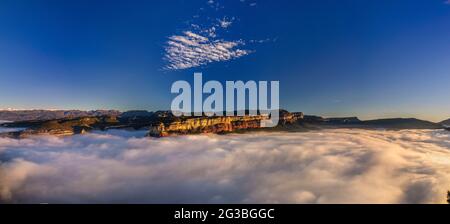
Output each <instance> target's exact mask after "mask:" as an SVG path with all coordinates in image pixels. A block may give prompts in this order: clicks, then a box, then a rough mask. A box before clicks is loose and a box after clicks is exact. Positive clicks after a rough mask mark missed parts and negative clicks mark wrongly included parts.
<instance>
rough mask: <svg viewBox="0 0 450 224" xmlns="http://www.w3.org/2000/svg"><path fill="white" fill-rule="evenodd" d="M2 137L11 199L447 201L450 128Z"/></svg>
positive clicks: (2, 187) (5, 195)
mask: <svg viewBox="0 0 450 224" xmlns="http://www.w3.org/2000/svg"><path fill="white" fill-rule="evenodd" d="M142 134H143V133H131V134H130V133H129V132H121V131H115V132H109V133H100V132H99V133H95V134H88V135H82V136H74V137H68V138H56V137H39V138H32V139H24V140H13V139H5V138H0V161H1V164H0V202H6V203H41V202H48V203H61V202H64V203H220V202H222V203H441V202H444V200H445V194H446V190H447V189H448V188H449V186H450V151H449V149H450V136H449V133H448V132H444V131H418V130H414V131H412V130H411V131H398V132H395V131H363V130H333V131H331V130H330V131H316V132H307V133H258V134H245V135H225V136H216V135H199V136H182V137H173V138H172V137H171V138H162V139H153V138H142Z"/></svg>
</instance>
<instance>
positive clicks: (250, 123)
mask: <svg viewBox="0 0 450 224" xmlns="http://www.w3.org/2000/svg"><path fill="white" fill-rule="evenodd" d="M267 118H268V117H267V116H266V115H257V116H232V117H224V116H215V117H207V116H201V117H175V116H174V115H173V114H172V113H171V112H170V111H156V112H149V111H145V110H135V111H127V112H119V111H115V110H96V111H79V110H69V111H62V110H61V111H46V110H30V111H0V120H9V121H12V122H10V123H4V124H0V127H3V128H24V130H21V131H15V132H10V133H2V134H0V137H14V138H22V137H27V136H31V135H42V134H47V135H57V136H66V135H74V134H83V133H86V132H89V131H92V130H107V129H132V130H140V129H145V130H148V135H149V136H154V137H164V136H171V135H185V134H199V133H217V134H220V133H229V132H239V133H242V132H246V131H257V130H263V131H307V130H317V129H330V128H362V129H371V128H376V129H391V130H401V129H444V128H445V129H447V130H449V129H448V128H446V127H444V125H446V124H448V122H449V121H450V120H447V121H445V122H441V123H433V122H430V121H424V120H419V119H415V118H391V119H377V120H367V121H362V120H360V119H358V118H357V117H342V118H323V117H320V116H312V115H303V113H301V112H292V113H291V112H288V111H285V110H280V122H279V125H278V126H277V127H274V128H262V127H260V121H261V120H263V119H267Z"/></svg>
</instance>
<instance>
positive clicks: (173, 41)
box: [165, 31, 251, 70]
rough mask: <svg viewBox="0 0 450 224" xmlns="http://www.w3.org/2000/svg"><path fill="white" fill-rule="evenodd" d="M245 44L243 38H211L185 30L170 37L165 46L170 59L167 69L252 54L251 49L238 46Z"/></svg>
mask: <svg viewBox="0 0 450 224" xmlns="http://www.w3.org/2000/svg"><path fill="white" fill-rule="evenodd" d="M209 34H210V35H209V36H210V37H215V34H214V33H213V34H211V32H210V33H209ZM243 44H244V42H243V41H242V40H238V41H225V40H220V39H213V40H210V39H209V38H208V37H205V36H202V35H199V34H196V33H194V32H192V31H185V32H183V35H174V36H171V37H169V41H168V42H167V46H166V48H165V51H166V55H165V59H166V60H167V61H168V65H167V66H166V69H171V70H178V69H187V68H193V67H198V66H202V65H206V64H208V63H212V62H220V61H229V60H232V59H235V58H239V57H242V56H245V55H248V54H250V53H251V51H249V50H245V49H240V48H238V46H240V45H243Z"/></svg>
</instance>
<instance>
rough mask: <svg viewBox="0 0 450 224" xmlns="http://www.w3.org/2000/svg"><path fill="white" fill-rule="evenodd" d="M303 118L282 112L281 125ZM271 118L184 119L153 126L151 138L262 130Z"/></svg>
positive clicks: (263, 116)
mask: <svg viewBox="0 0 450 224" xmlns="http://www.w3.org/2000/svg"><path fill="white" fill-rule="evenodd" d="M302 118H303V113H289V112H287V111H283V112H280V122H279V124H280V125H286V124H292V123H294V122H296V121H297V120H299V119H302ZM267 119H269V116H266V115H256V116H232V117H228V116H222V117H193V118H184V119H181V120H179V121H173V122H170V123H167V124H165V123H162V122H161V123H159V124H157V125H154V126H151V127H150V129H149V133H148V135H149V136H152V137H165V136H171V135H184V134H195V133H227V132H233V131H237V130H247V129H258V128H261V120H267Z"/></svg>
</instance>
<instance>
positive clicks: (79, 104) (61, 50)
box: [0, 0, 450, 121]
mask: <svg viewBox="0 0 450 224" xmlns="http://www.w3.org/2000/svg"><path fill="white" fill-rule="evenodd" d="M449 27H450V4H447V3H445V1H444V0H436V1H433V0H421V1H419V0H404V1H400V0H385V1H380V0H378V1H369V0H367V1H360V0H354V1H350V0H334V1H333V0H328V1H313V0H311V1H288V0H281V1H269V0H266V1H262V0H260V1H258V0H245V1H241V0H234V1H233V0H227V1H224V0H221V1H220V0H213V1H209V0H201V1H188V0H184V1H183V0H167V1H83V0H81V1H69V0H67V1H56V0H55V1H31V0H30V1H21V0H18V1H9V0H4V1H1V2H0V108H19V109H32V108H61V109H102V108H103V109H120V110H128V109H147V110H157V109H168V108H169V107H170V103H171V100H172V99H173V97H174V95H173V94H171V93H170V86H171V84H172V83H173V82H174V81H177V80H181V79H185V80H192V79H193V75H192V74H193V73H194V72H203V74H204V75H203V76H204V79H207V80H219V81H222V82H224V81H225V80H244V81H245V80H279V81H280V101H281V106H282V107H283V108H286V109H288V110H291V111H304V112H305V113H307V114H317V115H323V116H349V115H355V116H359V117H361V118H363V119H369V118H377V117H418V118H423V119H429V120H434V121H439V120H443V119H447V118H450V98H449V96H450V88H448V86H449V84H450V41H449V40H450V28H449ZM186 41H194V42H195V44H196V45H197V46H199V47H200V48H201V49H202V51H203V53H195V52H194V53H195V54H194V56H193V58H187V56H188V55H192V53H193V52H190V50H192V48H186V49H185V50H182V51H181V52H180V51H178V52H175V49H180V48H179V47H180V46H179V45H174V44H181V45H183V44H184V43H186ZM173 46H176V47H178V48H171V47H173ZM181 47H182V46H181ZM219 48H221V49H222V50H221V51H219V53H217V51H215V50H217V49H219ZM224 48H225V49H224ZM181 49H183V48H181ZM214 52H216V53H214Z"/></svg>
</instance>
